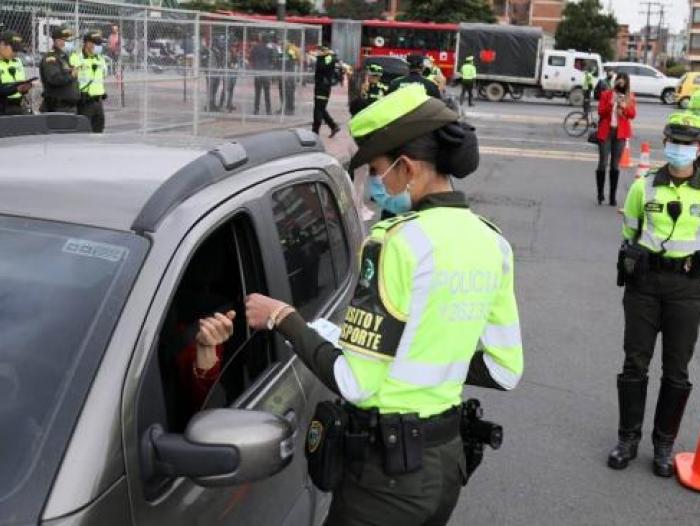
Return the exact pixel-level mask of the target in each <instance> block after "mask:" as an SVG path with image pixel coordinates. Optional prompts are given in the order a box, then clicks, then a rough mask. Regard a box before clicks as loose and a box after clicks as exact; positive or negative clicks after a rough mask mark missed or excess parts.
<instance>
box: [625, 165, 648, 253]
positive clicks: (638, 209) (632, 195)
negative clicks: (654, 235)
mask: <svg viewBox="0 0 700 526" xmlns="http://www.w3.org/2000/svg"><path fill="white" fill-rule="evenodd" d="M643 217H644V178H640V179H637V180H636V181H635V182H634V183H633V184H632V186H631V187H630V190H629V192H628V193H627V198H626V199H625V208H624V211H623V217H622V237H624V238H625V239H626V240H627V241H633V240H634V239H635V238H636V236H637V231H638V229H639V227H640V221H641V220H642V218H643Z"/></svg>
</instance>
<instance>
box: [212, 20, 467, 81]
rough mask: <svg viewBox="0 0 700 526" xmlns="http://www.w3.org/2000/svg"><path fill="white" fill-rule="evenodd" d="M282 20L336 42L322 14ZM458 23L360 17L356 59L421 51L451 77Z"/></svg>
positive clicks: (344, 24) (404, 55)
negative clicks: (306, 26) (307, 27)
mask: <svg viewBox="0 0 700 526" xmlns="http://www.w3.org/2000/svg"><path fill="white" fill-rule="evenodd" d="M220 13H221V14H230V15H236V16H238V17H247V18H251V19H253V20H269V21H275V20H277V19H276V17H275V16H273V15H249V14H242V13H233V12H230V11H228V12H220ZM285 21H287V22H291V23H295V24H310V25H317V26H321V32H322V33H321V35H322V36H321V40H322V42H323V43H324V44H328V45H331V44H332V43H333V42H337V41H338V35H336V39H334V38H333V32H334V26H335V25H336V21H335V20H334V19H332V18H328V17H323V16H320V17H319V16H317V17H314V16H288V17H286V19H285ZM337 23H338V24H343V26H342V27H343V29H342V30H341V31H339V32H340V33H344V32H346V31H347V30H348V26H347V25H346V24H347V21H341V20H339V21H338V22H337ZM458 34H459V28H458V26H457V24H435V23H432V22H394V21H390V20H362V21H361V35H360V39H359V40H360V49H357V50H355V51H354V54H355V57H356V60H355V61H353V62H358V61H359V60H360V59H361V58H362V57H366V56H377V55H391V56H399V57H406V56H407V55H410V54H411V53H420V54H423V55H426V56H429V57H431V58H432V59H433V61H434V62H435V64H436V65H437V66H438V67H439V68H440V69H441V70H442V73H443V75H445V77H446V78H448V79H450V78H452V77H453V75H454V68H455V58H456V55H455V54H456V51H457V35H458Z"/></svg>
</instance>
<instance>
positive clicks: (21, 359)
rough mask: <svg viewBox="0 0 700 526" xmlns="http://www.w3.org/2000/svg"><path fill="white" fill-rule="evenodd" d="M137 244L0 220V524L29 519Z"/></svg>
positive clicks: (95, 360)
mask: <svg viewBox="0 0 700 526" xmlns="http://www.w3.org/2000/svg"><path fill="white" fill-rule="evenodd" d="M146 249H147V242H146V240H145V239H142V238H139V237H138V236H136V235H134V234H128V233H119V232H113V231H106V230H99V229H94V228H87V227H81V226H75V225H64V224H57V223H48V222H43V221H35V220H25V219H17V218H9V217H3V216H0V510H3V512H2V513H0V524H10V523H15V522H25V521H26V522H29V521H31V522H34V523H36V521H37V519H38V515H39V513H40V511H41V508H42V506H43V504H44V501H45V499H46V496H47V494H48V491H49V488H50V485H51V482H52V480H53V477H54V475H55V471H56V469H57V468H58V465H59V462H60V459H61V457H62V455H63V452H64V450H65V447H66V444H67V441H68V439H69V436H70V432H71V430H72V428H73V426H74V424H75V420H76V417H77V415H78V412H79V410H80V407H81V406H82V403H83V400H84V397H85V395H86V393H87V390H88V388H89V386H90V383H91V381H92V378H93V375H94V372H95V369H96V367H97V365H99V362H100V359H101V357H102V353H103V351H104V349H105V347H106V345H107V343H108V341H109V338H110V336H111V332H112V330H113V328H114V325H115V323H116V320H117V319H118V316H119V313H120V311H121V308H122V306H123V304H124V301H125V299H126V297H127V295H128V293H129V290H130V288H131V283H132V282H133V280H134V277H135V275H136V272H137V270H138V267H139V265H140V262H141V261H142V259H143V256H144V254H145V252H146Z"/></svg>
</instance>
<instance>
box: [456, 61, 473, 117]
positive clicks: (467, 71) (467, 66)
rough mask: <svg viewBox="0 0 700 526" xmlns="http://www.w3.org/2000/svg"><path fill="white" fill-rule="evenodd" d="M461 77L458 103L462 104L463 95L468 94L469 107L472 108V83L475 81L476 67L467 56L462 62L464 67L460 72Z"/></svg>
mask: <svg viewBox="0 0 700 526" xmlns="http://www.w3.org/2000/svg"><path fill="white" fill-rule="evenodd" d="M460 74H461V76H462V93H461V94H460V96H459V103H460V104H464V95H465V94H467V93H468V94H469V105H470V106H474V100H473V97H474V93H473V92H474V82H475V81H476V66H475V65H474V57H472V56H469V57H467V58H466V59H465V60H464V65H463V66H462V69H461V70H460Z"/></svg>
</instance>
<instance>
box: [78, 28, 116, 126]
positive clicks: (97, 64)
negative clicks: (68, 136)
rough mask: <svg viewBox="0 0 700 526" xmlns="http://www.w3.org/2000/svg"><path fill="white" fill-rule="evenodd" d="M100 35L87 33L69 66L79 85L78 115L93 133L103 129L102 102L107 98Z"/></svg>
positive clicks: (92, 32)
mask: <svg viewBox="0 0 700 526" xmlns="http://www.w3.org/2000/svg"><path fill="white" fill-rule="evenodd" d="M102 42H103V40H102V33H101V32H99V31H88V32H87V33H85V35H84V36H83V47H82V49H79V50H78V51H75V52H74V53H73V54H72V55H71V57H70V64H71V66H72V67H73V68H74V69H75V70H76V71H77V72H78V82H79V85H80V102H78V115H83V116H85V117H87V118H88V120H89V121H90V126H91V127H92V131H93V132H94V133H102V132H103V131H104V129H105V111H104V108H103V106H102V101H103V100H104V99H106V98H107V93H106V92H105V72H106V71H107V63H106V62H105V59H104V57H103V56H102Z"/></svg>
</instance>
